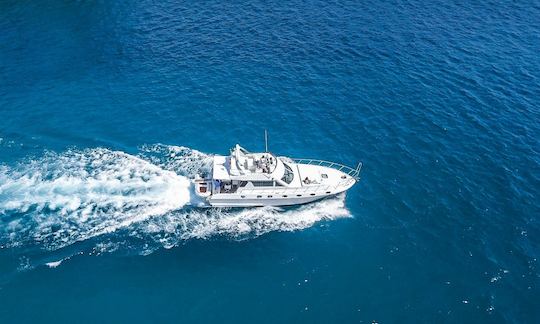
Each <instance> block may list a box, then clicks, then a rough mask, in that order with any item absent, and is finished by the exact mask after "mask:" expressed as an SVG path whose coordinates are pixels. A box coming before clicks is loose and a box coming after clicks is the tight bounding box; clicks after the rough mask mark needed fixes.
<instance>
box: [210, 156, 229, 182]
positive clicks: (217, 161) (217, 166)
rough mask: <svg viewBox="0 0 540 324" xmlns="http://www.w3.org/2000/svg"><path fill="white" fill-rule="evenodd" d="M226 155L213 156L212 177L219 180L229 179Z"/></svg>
mask: <svg viewBox="0 0 540 324" xmlns="http://www.w3.org/2000/svg"><path fill="white" fill-rule="evenodd" d="M227 164H228V163H227V157H226V156H221V155H216V156H214V165H213V171H212V177H213V178H214V179H219V180H230V179H231V176H230V173H229V167H228V166H227Z"/></svg>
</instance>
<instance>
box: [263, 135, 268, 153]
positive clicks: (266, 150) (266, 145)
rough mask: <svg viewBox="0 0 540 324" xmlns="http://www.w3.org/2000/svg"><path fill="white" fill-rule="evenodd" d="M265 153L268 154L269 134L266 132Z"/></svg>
mask: <svg viewBox="0 0 540 324" xmlns="http://www.w3.org/2000/svg"><path fill="white" fill-rule="evenodd" d="M264 152H266V153H268V132H267V131H266V129H265V130H264Z"/></svg>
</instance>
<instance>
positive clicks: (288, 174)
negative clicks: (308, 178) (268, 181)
mask: <svg viewBox="0 0 540 324" xmlns="http://www.w3.org/2000/svg"><path fill="white" fill-rule="evenodd" d="M283 165H284V166H285V173H284V174H283V177H282V178H281V181H284V182H286V183H287V184H290V183H291V182H292V181H293V179H294V172H293V170H292V169H291V167H290V166H289V165H288V164H287V163H283Z"/></svg>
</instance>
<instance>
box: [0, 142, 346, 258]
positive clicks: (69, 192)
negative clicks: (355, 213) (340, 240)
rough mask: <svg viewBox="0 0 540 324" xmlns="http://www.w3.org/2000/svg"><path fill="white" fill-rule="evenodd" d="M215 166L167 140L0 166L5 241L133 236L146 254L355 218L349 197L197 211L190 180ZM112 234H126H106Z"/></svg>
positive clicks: (1, 240)
mask: <svg viewBox="0 0 540 324" xmlns="http://www.w3.org/2000/svg"><path fill="white" fill-rule="evenodd" d="M210 167H211V156H210V155H208V154H204V153H202V152H199V151H196V150H192V149H189V148H186V147H180V146H169V145H162V144H156V145H147V146H143V147H142V148H141V153H140V154H139V155H138V156H133V155H130V154H127V153H123V152H118V151H111V150H108V149H104V148H97V149H87V150H81V151H78V150H70V151H67V152H65V153H61V154H58V153H46V154H45V155H44V156H43V157H41V158H39V159H35V160H30V161H25V162H22V163H20V164H19V165H16V166H14V167H7V166H0V246H2V245H4V246H8V247H15V246H24V245H27V244H36V245H38V246H40V247H43V248H45V249H48V250H58V249H60V248H64V247H67V246H70V245H72V244H73V243H76V242H81V241H86V240H89V239H91V238H98V243H97V245H96V247H95V249H96V248H97V249H102V250H104V251H107V250H108V251H114V250H116V249H118V247H119V245H120V244H126V240H128V241H129V239H130V238H131V239H133V240H142V241H143V242H145V243H144V248H141V250H140V253H143V254H145V253H149V252H152V251H153V250H155V249H158V248H161V247H165V248H170V247H174V246H177V245H179V244H181V243H182V242H183V241H185V240H189V239H207V238H210V237H214V236H225V237H228V238H233V239H244V238H250V237H255V236H258V235H261V234H264V233H267V232H270V231H294V230H299V229H304V228H307V227H310V226H313V225H314V224H315V223H317V222H319V221H321V220H333V219H337V218H341V217H349V216H350V214H349V211H348V210H347V208H346V207H345V200H344V196H343V195H342V196H339V197H335V198H332V199H326V200H323V201H319V202H316V203H312V204H309V205H305V206H301V207H296V208H287V209H281V208H272V207H262V208H246V209H208V208H197V207H195V206H196V205H197V200H196V199H195V198H194V197H193V194H192V191H191V184H190V183H191V182H190V178H192V177H193V176H194V175H195V174H197V173H199V174H201V173H205V172H208V171H209V170H210ZM111 233H115V234H119V233H120V234H119V235H121V236H122V237H121V238H116V239H117V243H115V242H114V240H113V241H111V238H110V237H108V238H106V239H105V236H106V235H105V236H104V234H111ZM101 236H103V237H104V238H103V239H99V237H101ZM149 242H150V243H149ZM100 251H101V250H100Z"/></svg>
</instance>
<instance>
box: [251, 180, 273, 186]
mask: <svg viewBox="0 0 540 324" xmlns="http://www.w3.org/2000/svg"><path fill="white" fill-rule="evenodd" d="M251 183H252V184H253V186H254V187H273V186H274V182H273V181H252V182H251Z"/></svg>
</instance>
